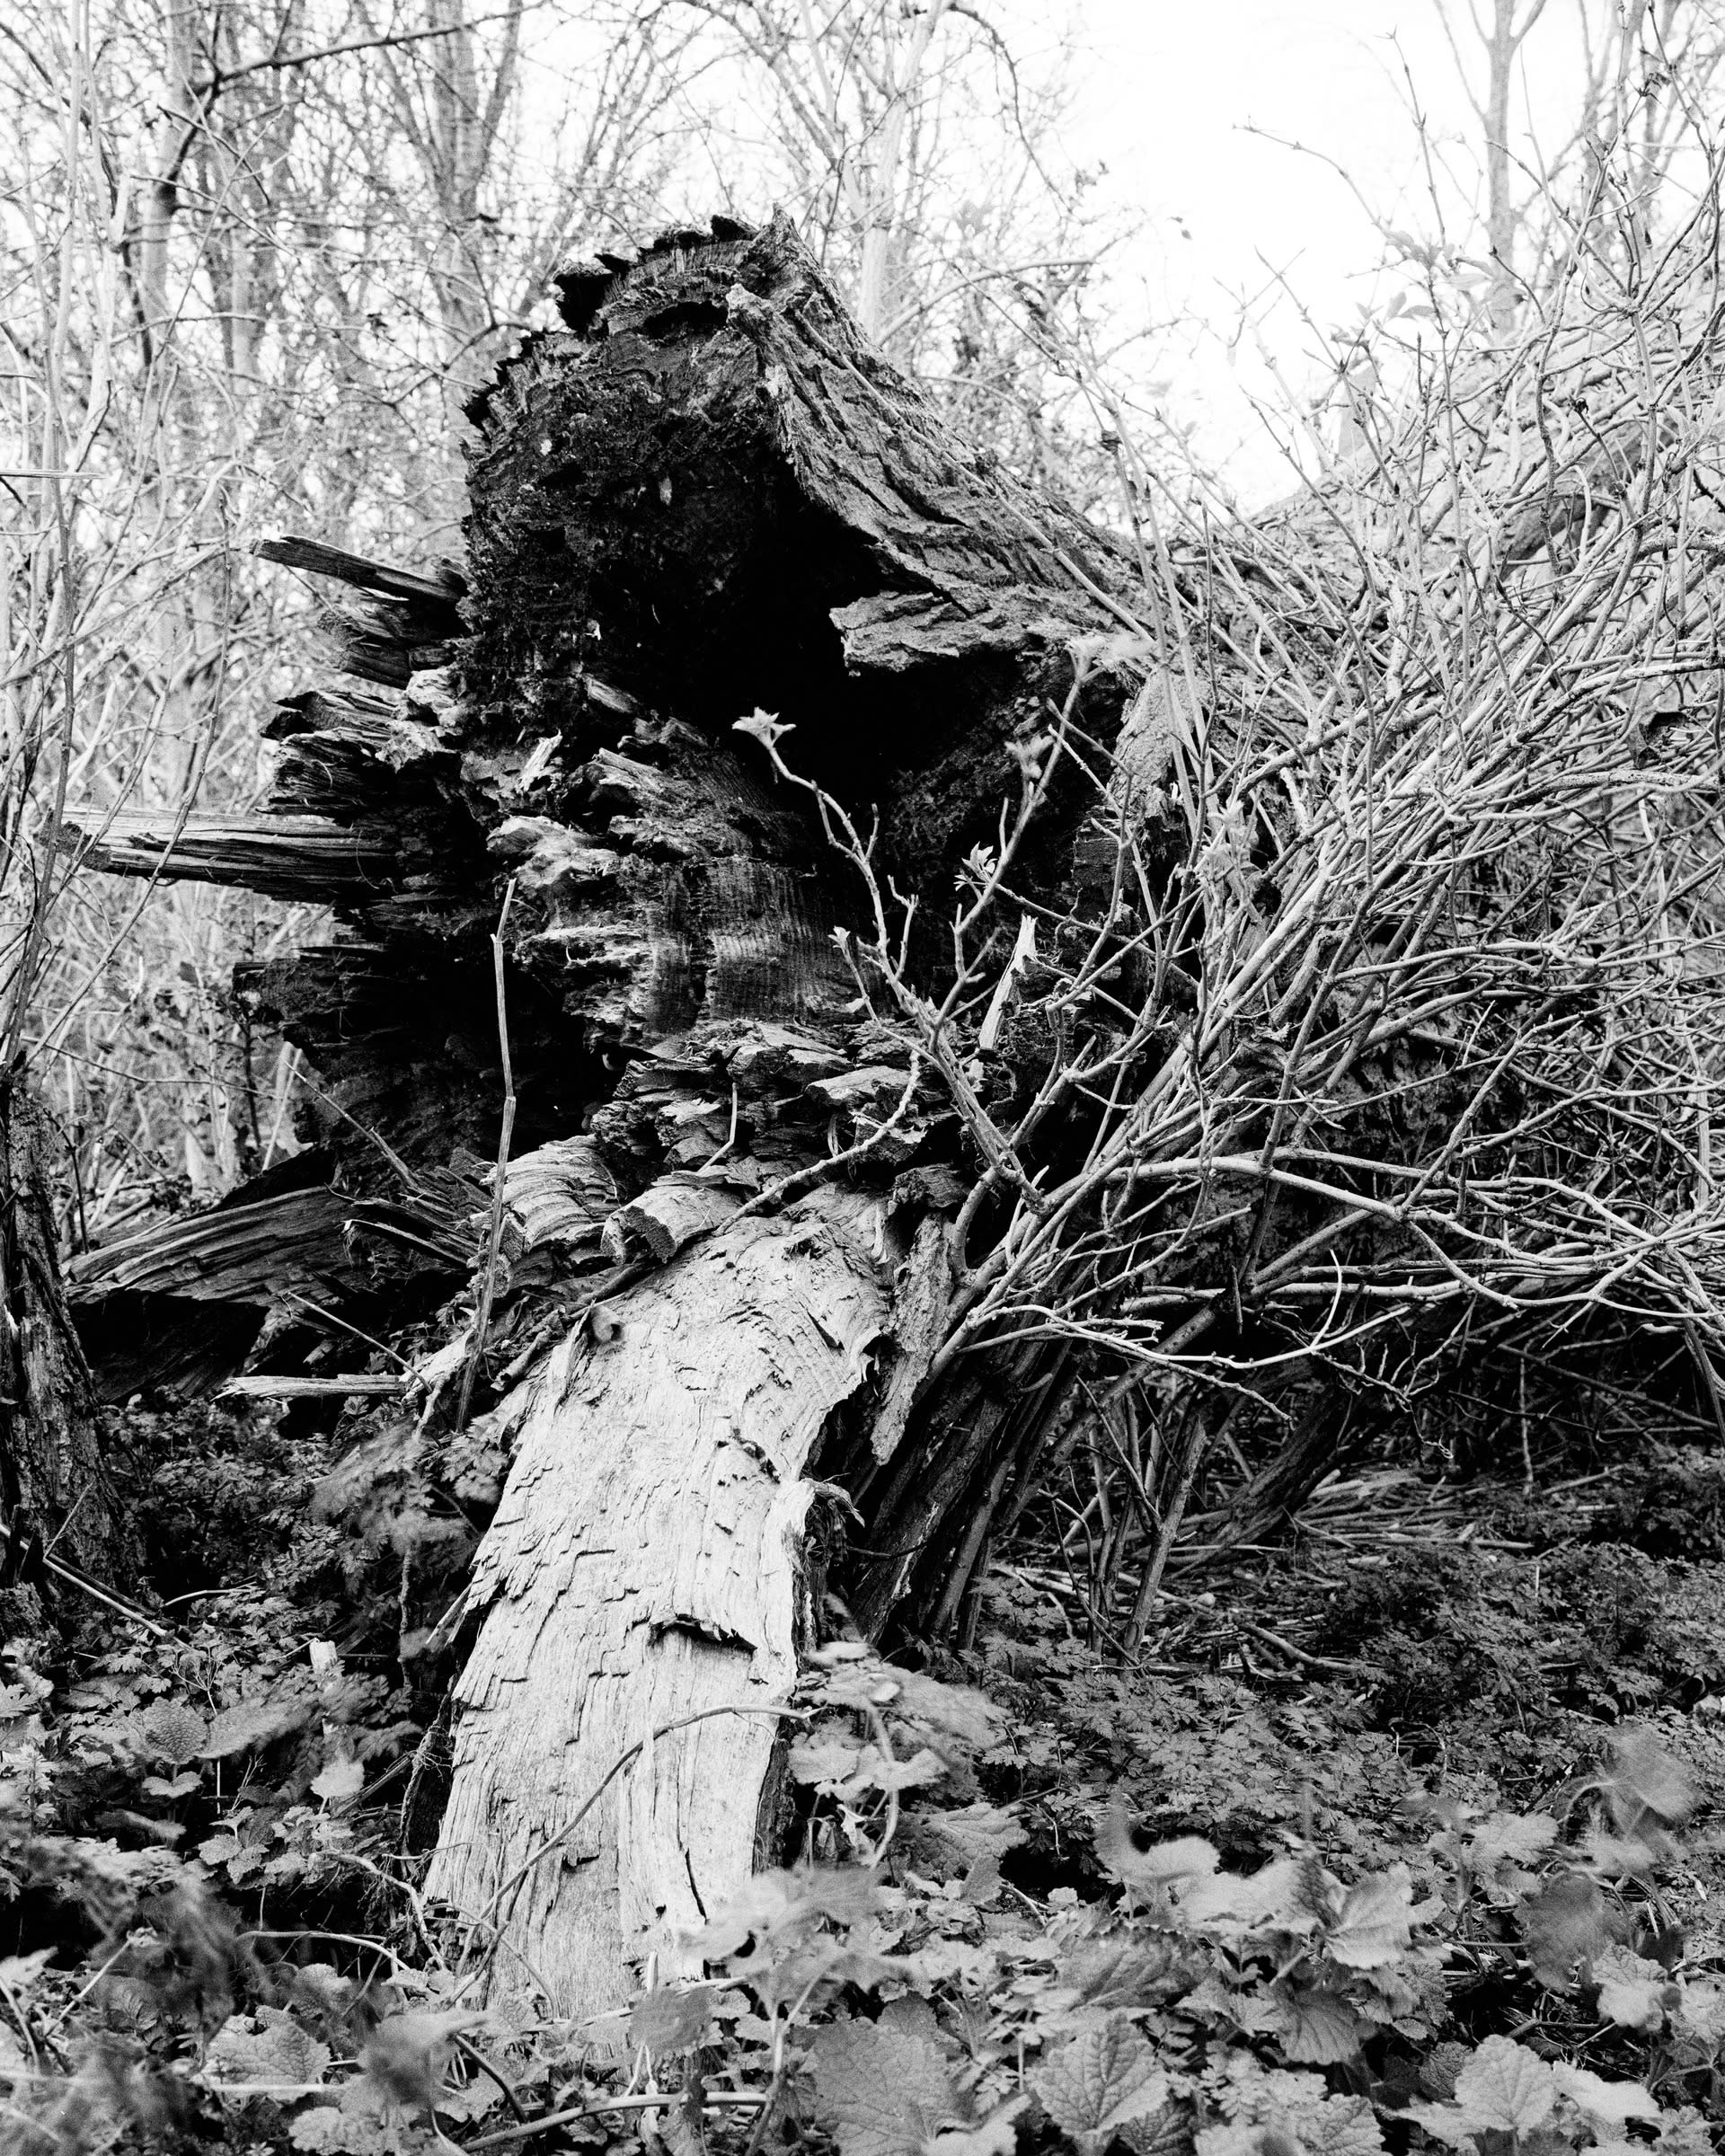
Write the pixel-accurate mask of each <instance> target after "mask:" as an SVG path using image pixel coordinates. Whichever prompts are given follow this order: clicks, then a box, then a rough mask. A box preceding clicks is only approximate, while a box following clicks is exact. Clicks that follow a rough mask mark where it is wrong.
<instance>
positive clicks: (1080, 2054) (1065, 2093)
mask: <svg viewBox="0 0 1725 2156" xmlns="http://www.w3.org/2000/svg"><path fill="white" fill-rule="evenodd" d="M1031 2087H1032V2088H1033V2089H1034V2090H1036V2093H1037V2095H1038V2096H1039V2098H1040V2099H1042V2107H1043V2109H1044V2110H1045V2111H1046V2112H1047V2113H1048V2116H1049V2117H1050V2118H1051V2119H1052V2120H1053V2121H1054V2123H1055V2125H1057V2126H1059V2127H1061V2128H1062V2129H1063V2130H1064V2131H1065V2132H1066V2133H1068V2134H1071V2135H1072V2136H1073V2137H1074V2139H1075V2141H1076V2142H1077V2143H1078V2144H1079V2146H1080V2147H1081V2148H1084V2149H1086V2150H1093V2151H1099V2150H1100V2149H1101V2147H1102V2145H1103V2143H1105V2142H1106V2141H1107V2140H1108V2137H1109V2135H1110V2134H1112V2133H1113V2132H1114V2130H1115V2129H1116V2128H1117V2127H1119V2126H1123V2125H1126V2124H1127V2122H1128V2120H1129V2119H1134V2118H1143V2117H1145V2116H1147V2114H1149V2113H1150V2112H1152V2111H1160V2110H1161V2108H1162V2107H1163V2104H1164V2103H1166V2102H1167V2100H1168V2076H1167V2075H1166V2074H1165V2073H1163V2072H1162V2071H1161V2069H1160V2068H1159V2067H1158V2066H1157V2064H1156V2054H1154V2052H1153V2051H1152V2050H1151V2048H1150V2046H1149V2045H1148V2044H1146V2042H1145V2040H1144V2038H1143V2037H1141V2036H1140V2035H1139V2034H1138V2032H1137V2029H1136V2028H1133V2026H1132V2024H1131V2023H1130V2022H1129V2021H1127V2020H1123V2019H1122V2020H1110V2021H1109V2022H1108V2023H1107V2025H1106V2026H1105V2027H1104V2028H1092V2029H1086V2030H1085V2032H1084V2035H1082V2036H1078V2037H1074V2038H1073V2040H1072V2042H1071V2043H1070V2044H1067V2045H1065V2046H1063V2047H1062V2048H1061V2049H1060V2050H1059V2051H1058V2052H1057V2053H1056V2054H1055V2055H1054V2057H1053V2058H1052V2059H1050V2060H1049V2062H1048V2064H1047V2065H1046V2066H1044V2067H1043V2068H1042V2069H1041V2071H1040V2072H1038V2073H1034V2074H1032V2075H1031Z"/></svg>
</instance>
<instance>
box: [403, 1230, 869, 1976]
mask: <svg viewBox="0 0 1725 2156" xmlns="http://www.w3.org/2000/svg"><path fill="white" fill-rule="evenodd" d="M879 1218H880V1214H879V1209H878V1207H877V1206H874V1205H872V1204H870V1203H868V1202H866V1201H865V1200H863V1199H862V1198H861V1197H857V1196H854V1195H850V1196H847V1195H845V1194H841V1193H836V1192H822V1193H819V1194H818V1196H816V1197H811V1198H809V1200H806V1201H805V1202H804V1203H802V1204H801V1205H799V1206H792V1207H790V1208H789V1209H788V1210H787V1211H786V1212H785V1213H784V1214H783V1215H781V1216H780V1217H779V1218H777V1219H774V1220H767V1219H764V1218H760V1217H754V1218H749V1219H745V1220H741V1221H737V1222H733V1223H731V1224H728V1225H727V1226H725V1227H723V1228H721V1229H720V1230H719V1231H718V1232H717V1233H715V1234H713V1235H712V1236H711V1237H709V1238H708V1239H707V1240H705V1241H703V1242H701V1243H699V1244H697V1245H696V1246H695V1248H694V1250H691V1251H690V1252H689V1253H688V1254H687V1255H686V1256H685V1257H684V1258H682V1259H680V1260H678V1261H677V1262H676V1263H674V1264H673V1265H671V1266H670V1267H668V1268H667V1269H666V1270H665V1271H663V1272H661V1273H659V1274H656V1275H654V1276H653V1277H651V1278H650V1279H649V1280H647V1281H645V1282H643V1283H642V1284H641V1286H639V1287H638V1288H636V1289H635V1290H634V1291H633V1292H632V1294H630V1295H628V1296H627V1297H626V1298H624V1299H622V1300H620V1301H618V1302H617V1303H614V1304H612V1305H611V1306H610V1308H609V1313H608V1321H607V1323H606V1326H605V1327H603V1328H602V1329H600V1330H604V1331H605V1332H606V1335H607V1337H606V1339H604V1340H603V1341H600V1340H598V1339H596V1338H595V1337H593V1334H592V1332H591V1331H589V1330H587V1329H583V1330H580V1331H579V1332H578V1333H576V1334H575V1335H574V1336H573V1337H572V1338H571V1339H569V1340H567V1341H565V1342H564V1344H563V1345H562V1347H560V1348H559V1349H558V1350H557V1351H556V1352H555V1354H553V1356H552V1357H551V1359H550V1361H549V1362H548V1363H547V1364H546V1365H544V1368H543V1370H542V1371H541V1372H540V1374H538V1375H537V1376H535V1378H532V1379H530V1380H528V1381H527V1383H528V1388H529V1392H530V1396H529V1399H528V1401H527V1403H526V1413H525V1418H524V1419H523V1422H522V1425H521V1428H520V1433H519V1437H518V1440H517V1451H516V1456H515V1463H514V1466H513V1468H512V1470H511V1471H510V1475H509V1483H508V1486H507V1487H506V1489H505V1490H504V1493H503V1500H502V1504H501V1506H500V1508H499V1511H498V1514H497V1516H496V1518H495V1520H494V1521H493V1522H492V1524H491V1529H490V1531H489V1533H487V1535H486V1537H485V1540H484V1542H483V1543H482V1545H481V1549H480V1552H479V1557H478V1560H477V1562H476V1565H475V1568H474V1576H473V1586H472V1589H471V1591H470V1598H469V1606H470V1609H472V1610H473V1611H476V1612H482V1613H483V1615H482V1625H481V1630H480V1634H479V1639H478V1643H477V1645H476V1647H475V1648H474V1650H473V1655H472V1657H471V1658H470V1660H469V1662H468V1665H467V1668H466V1672H465V1674H464V1676H463V1678H462V1680H461V1683H460V1686H459V1688H458V1691H457V1694H456V1698H457V1706H458V1719H457V1724H456V1762H455V1779H454V1786H453V1788H452V1789H451V1792H450V1798H449V1804H448V1807H447V1812H446V1814H445V1817H444V1824H443V1831H442V1834H441V1837H440V1839H439V1841H438V1850H437V1853H436V1856H435V1857H434V1859H433V1861H432V1866H431V1870H430V1875H429V1878H428V1880H427V1882H426V1885H427V1891H428V1893H429V1894H430V1895H433V1896H434V1897H436V1898H438V1899H439V1900H441V1901H443V1902H446V1903H447V1904H450V1905H451V1906H453V1907H454V1908H455V1909H456V1911H458V1912H459V1913H460V1914H461V1915H462V1916H463V1917H464V1918H465V1919H467V1920H470V1921H472V1920H476V1919H478V1920H485V1921H483V1922H480V1923H478V1925H477V1927H476V1929H475V1931H474V1934H473V1951H474V1952H475V1953H476V1954H480V1955H484V1954H486V1953H488V1952H490V1951H491V1947H492V1943H493V1931H492V1927H493V1925H495V1926H500V1929H501V1942H500V1950H499V1952H498V1953H497V1956H496V1958H495V1960H494V1961H493V1962H492V1965H491V1975H490V1983H491V1987H492V1988H493V1989H494V1990H497V1991H502V1992H522V1991H541V1990H543V1992H544V1993H546V1994H547V1996H548V2003H549V2006H550V2010H552V2011H553V2012H554V2013H557V2014H560V2015H563V2014H567V2015H578V2016H579V2015H586V2014H593V2013H598V2012H603V2011H605V2010H607V2009H609V2008H612V2007H615V2006H616V2005H618V2004H620V2003H621V2002H622V2001H623V1999H624V1997H625V1996H626V1991H625V1988H624V1987H625V1986H626V1984H627V1983H628V1968H629V1964H630V1962H631V1960H632V1958H635V1957H639V1956H640V1955H641V1953H642V1952H643V1951H644V1950H645V1949H646V1948H647V1947H648V1946H649V1945H650V1935H651V1934H652V1932H653V1931H655V1930H656V1929H657V1928H658V1927H659V1925H660V1924H661V1923H663V1922H667V1921H668V1922H671V1923H691V1924H692V1923H698V1922H701V1921H702V1920H703V1917H704V1916H705V1915H707V1914H710V1913H712V1911H713V1910H715V1909H716V1908H717V1907H718V1906H719V1905H720V1904H722V1903H723V1901H724V1900H725V1898H726V1897H727V1895H730V1894H732V1893H733V1892H734V1891H735V1890H736V1889H737V1888H738V1887H739V1886H740V1885H741V1884H742V1882H743V1881H744V1880H745V1879H746V1878H747V1876H748V1873H749V1871H750V1869H751V1867H752V1864H753V1861H754V1857H755V1847H756V1816H757V1812H758V1810H759V1807H760V1805H761V1800H762V1793H763V1790H764V1789H765V1787H766V1785H767V1782H768V1778H769V1770H770V1768H771V1765H772V1762H773V1757H774V1746H775V1745H776V1744H777V1742H778V1739H779V1736H780V1725H779V1724H778V1722H777V1721H776V1719H774V1717H773V1716H772V1715H771V1714H767V1713H762V1712H760V1711H758V1710H762V1709H765V1708H771V1707H773V1706H774V1705H777V1704H780V1703H783V1701H785V1700H787V1699H788V1697H789V1694H790V1692H791V1688H792V1684H793V1683H794V1682H795V1679H796V1671H797V1648H798V1645H799V1641H800V1638H801V1633H802V1631H803V1629H804V1604H805V1590H804V1581H803V1577H802V1566H801V1542H802V1527H803V1520H804V1515H805V1514H806V1512H807V1509H808V1507H809V1501H810V1498H811V1497H812V1495H813V1490H812V1487H811V1485H810V1484H809V1483H808V1482H805V1481H803V1480H801V1479H800V1478H801V1475H802V1472H803V1470H804V1468H805V1467H806V1466H807V1465H808V1463H809V1460H810V1457H811V1455H812V1454H813V1452H814V1449H815V1447H816V1446H817V1445H818V1443H819V1441H820V1438H821V1435H822V1432H823V1430H824V1429H825V1427H826V1426H827V1420H828V1418H829V1417H830V1416H831V1415H832V1414H833V1412H834V1410H835V1409H836V1408H837V1407H838V1406H839V1405H840V1404H841V1403H842V1402H843V1401H845V1400H847V1399H848V1398H849V1397H850V1396H851V1395H852V1394H853V1393H854V1392H856V1391H857V1389H858V1388H859V1386H861V1385H862V1383H863V1381H864V1378H865V1377H866V1375H867V1365H868V1354H869V1349H870V1346H871V1342H873V1341H874V1340H875V1339H878V1338H879V1336H880V1334H881V1333H882V1332H883V1331H884V1330H885V1328H886V1325H887V1322H888V1315H889V1269H888V1268H886V1267H884V1266H881V1265H878V1264H877V1262H876V1260H875V1259H874V1256H873V1251H874V1249H875V1246H876V1229H877V1224H878V1222H879ZM730 1707H739V1708H745V1709H748V1710H755V1711H750V1712H747V1713H741V1714H729V1713H727V1714H721V1715H716V1716H714V1717H712V1719H709V1720H706V1721H702V1722H698V1723H696V1724H694V1726H693V1727H687V1728H685V1729H681V1730H678V1731H677V1732H676V1733H675V1734H673V1735H670V1736H664V1737H661V1738H659V1740H658V1741H657V1742H655V1743H650V1744H648V1745H647V1746H646V1748H645V1749H644V1751H643V1753H642V1754H641V1758H640V1760H638V1761H637V1762H636V1763H633V1764H632V1765H631V1766H630V1767H629V1768H627V1769H626V1770H625V1772H624V1773H623V1774H622V1775H620V1776H619V1778H618V1780H616V1781H615V1783H614V1784H613V1785H612V1788H611V1789H610V1790H608V1791H607V1792H606V1795H605V1796H604V1797H603V1798H601V1799H600V1801H599V1803H598V1804H597V1805H596V1806H595V1807H593V1809H592V1810H591V1811H590V1812H589V1813H588V1816H587V1817H586V1818H585V1820H583V1821H582V1823H581V1825H579V1828H577V1829H576V1831H575V1832H574V1833H572V1834H571V1835H569V1836H568V1838H567V1839H566V1840H564V1841H562V1842H559V1840H558V1837H559V1835H560V1834H561V1833H562V1831H563V1829H564V1828H565V1826H566V1825H567V1824H568V1822H570V1821H571V1819H572V1817H573V1816H574V1815H575V1813H576V1812H577V1811H578V1810H579V1808H580V1807H581V1806H582V1805H583V1804H584V1803H586V1801H587V1800H588V1798H589V1797H590V1796H591V1794H592V1792H593V1791H594V1789H596V1788H597V1786H598V1784H599V1783H600V1782H601V1781H602V1780H603V1779H604V1778H605V1776H606V1773H607V1772H609V1770H610V1769H611V1767H612V1766H613V1764H614V1763H615V1761H616V1759H617V1757H618V1755H619V1754H621V1753H623V1752H624V1751H625V1750H626V1749H627V1747H628V1746H630V1745H632V1744H634V1743H636V1742H637V1741H638V1740H639V1739H641V1738H642V1737H644V1736H649V1734H650V1732H651V1731H652V1730H654V1729H656V1728H659V1727H663V1726H664V1725H665V1724H667V1723H669V1722H673V1721H677V1720H680V1719H683V1718H685V1717H687V1716H690V1715H696V1714H700V1713H702V1712H703V1710H710V1709H713V1708H730ZM553 1844H556V1846H555V1847H554V1848H553V1846H552V1845H553ZM542 1850H544V1851H546V1854H545V1855H544V1858H543V1860H541V1861H538V1862H536V1863H535V1862H534V1861H533V1860H534V1859H535V1855H536V1854H537V1852H538V1851H542Z"/></svg>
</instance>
